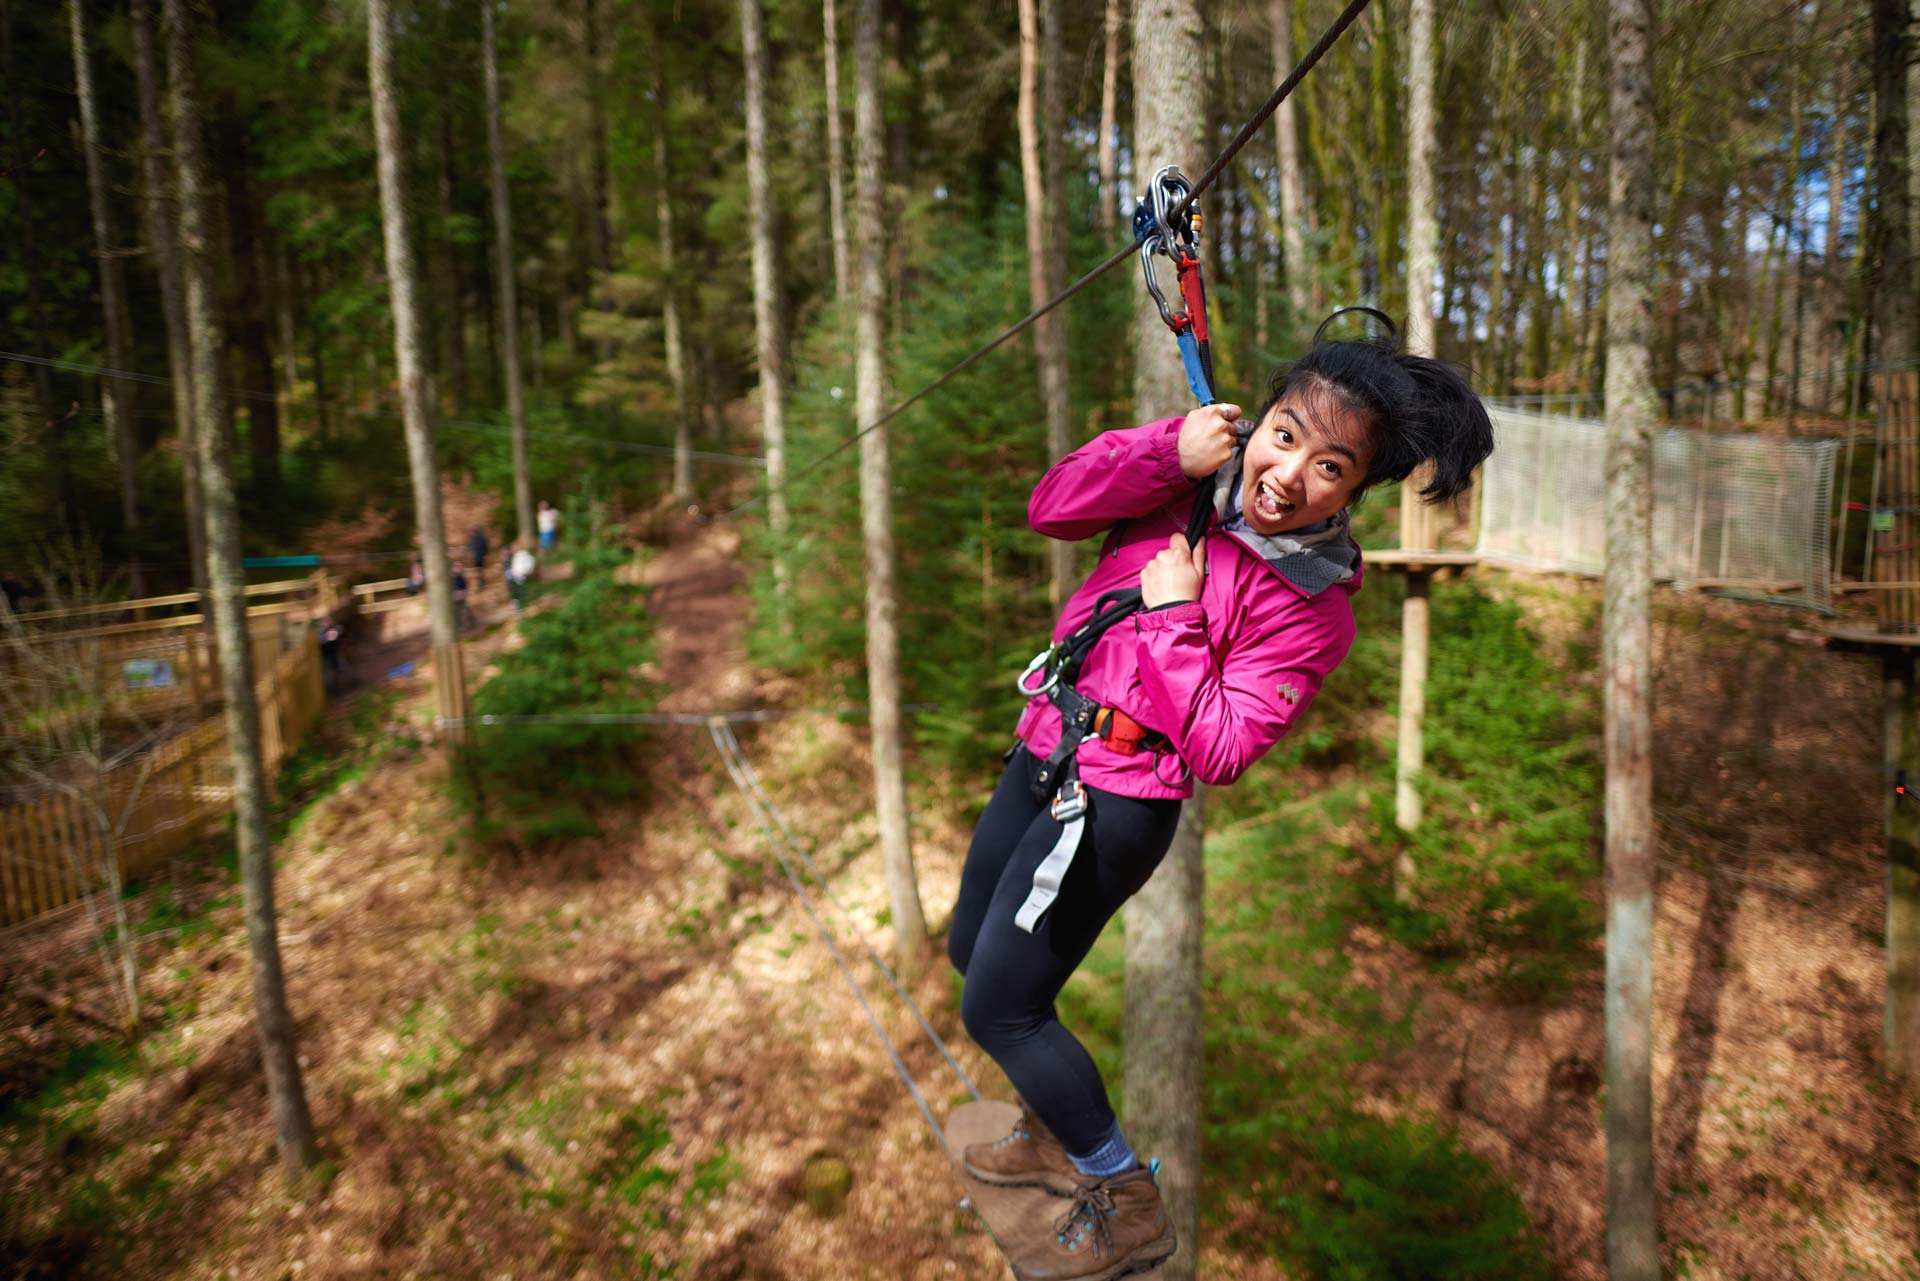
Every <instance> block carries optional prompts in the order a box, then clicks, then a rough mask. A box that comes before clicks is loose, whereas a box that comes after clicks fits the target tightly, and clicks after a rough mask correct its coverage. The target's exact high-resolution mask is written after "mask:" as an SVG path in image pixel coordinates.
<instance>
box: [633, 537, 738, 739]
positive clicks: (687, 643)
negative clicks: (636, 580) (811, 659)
mask: <svg viewBox="0 0 1920 1281" xmlns="http://www.w3.org/2000/svg"><path fill="white" fill-rule="evenodd" d="M739 551H740V531H739V530H738V529H736V528H734V527H733V526H731V525H723V524H720V523H718V522H713V521H709V522H706V523H702V522H699V521H697V520H696V519H694V518H693V517H691V516H679V517H676V518H675V520H674V524H673V527H672V532H671V541H670V542H669V543H668V545H667V547H666V548H665V550H663V551H662V552H661V553H660V554H659V555H658V556H656V557H654V558H653V559H652V560H651V561H649V562H648V564H647V568H646V574H645V581H646V583H647V585H648V586H649V587H651V588H652V589H653V591H652V593H651V595H650V597H649V598H648V606H649V608H650V609H651V610H652V611H653V614H654V617H655V620H656V624H655V626H656V631H655V644H656V646H657V648H658V654H659V658H658V662H659V666H660V673H661V683H662V684H663V685H665V686H666V687H667V690H668V691H669V692H668V693H667V694H666V696H665V697H663V698H662V699H661V700H660V709H661V710H662V711H667V712H698V711H720V710H734V709H735V708H736V707H737V706H738V705H739V700H741V699H742V698H744V697H746V696H747V695H749V694H751V693H752V691H753V678H752V673H751V672H750V671H749V670H748V667H747V658H746V651H745V648H744V646H743V645H742V643H741V628H742V627H743V626H744V625H745V622H746V612H747V601H746V594H745V592H746V574H745V572H744V571H743V570H742V569H741V567H740V562H739V560H738V555H739Z"/></svg>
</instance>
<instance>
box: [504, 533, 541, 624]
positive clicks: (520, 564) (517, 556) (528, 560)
mask: <svg viewBox="0 0 1920 1281" xmlns="http://www.w3.org/2000/svg"><path fill="white" fill-rule="evenodd" d="M538 569H539V564H538V562H537V561H535V560H534V558H533V553H532V552H530V551H528V550H527V545H526V544H525V543H516V544H515V545H514V548H513V555H512V556H509V557H508V558H507V595H509V596H511V597H512V598H513V607H514V608H515V609H522V608H524V607H525V606H526V603H527V584H528V583H530V582H532V581H533V576H534V574H535V573H536V572H537V571H538Z"/></svg>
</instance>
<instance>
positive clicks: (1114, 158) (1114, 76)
mask: <svg viewBox="0 0 1920 1281" xmlns="http://www.w3.org/2000/svg"><path fill="white" fill-rule="evenodd" d="M1121 20H1122V15H1121V12H1120V0H1107V17H1106V58H1105V61H1104V62H1103V63H1102V64H1101V70H1100V225H1101V226H1102V227H1103V228H1105V229H1106V230H1107V231H1109V232H1111V231H1115V230H1118V229H1119V226H1120V192H1119V191H1118V190H1117V189H1116V185H1115V184H1116V183H1117V181H1118V178H1119V146H1120V139H1119V118H1118V112H1119V100H1120V23H1121Z"/></svg>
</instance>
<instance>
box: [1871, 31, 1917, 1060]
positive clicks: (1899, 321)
mask: <svg viewBox="0 0 1920 1281" xmlns="http://www.w3.org/2000/svg"><path fill="white" fill-rule="evenodd" d="M1909 25H1910V16H1909V13H1908V10H1907V0H1874V6H1873V80H1874V85H1873V91H1874V92H1873V100H1874V117H1875V118H1874V135H1873V136H1874V142H1873V169H1874V174H1873V182H1874V208H1873V241H1874V253H1873V256H1874V261H1875V263H1876V265H1877V266H1878V276H1879V284H1878V287H1877V289H1876V295H1875V296H1876V306H1875V309H1874V310H1875V315H1874V333H1875V334H1876V336H1877V338H1878V341H1879V345H1880V346H1879V356H1880V361H1881V363H1882V364H1884V365H1890V366H1893V367H1894V368H1901V367H1903V366H1905V364H1906V363H1907V362H1909V361H1911V360H1912V359H1913V358H1914V356H1915V355H1916V354H1917V353H1916V344H1920V316H1916V312H1917V311H1920V300H1917V299H1916V298H1915V297H1914V293H1913V290H1912V289H1911V288H1901V287H1900V285H1899V284H1898V283H1897V282H1900V281H1910V280H1912V278H1913V246H1912V243H1911V240H1910V233H1911V226H1912V224H1911V223H1910V221H1909V219H1908V213H1909V211H1908V208H1907V198H1908V195H1909V192H1908V189H1907V182H1908V176H1909V175H1908V165H1909V163H1910V159H1911V157H1910V155H1909V153H1908V146H1909V145H1910V143H1911V141H1912V139H1910V138H1909V137H1908V135H1907V128H1908V124H1909V119H1908V115H1907V111H1908V106H1909V104H1908V103H1907V101H1906V94H1907V75H1906V69H1907V64H1908V61H1909V59H1910V57H1911V51H1912V40H1911V34H1910V32H1909V29H1908V28H1909ZM1878 382H1879V385H1880V387H1881V389H1882V403H1881V405H1880V406H1879V413H1878V414H1877V418H1878V428H1879V437H1880V441H1879V446H1878V450H1879V456H1880V457H1881V458H1883V459H1888V458H1896V457H1900V456H1901V455H1902V454H1903V453H1904V456H1905V457H1906V458H1908V459H1911V457H1912V453H1911V446H1910V445H1909V444H1906V443H1905V442H1899V441H1896V440H1893V439H1890V438H1889V437H1890V435H1891V433H1890V432H1889V430H1888V429H1889V428H1891V427H1894V426H1895V425H1896V424H1900V423H1904V424H1905V427H1904V428H1902V429H1901V434H1903V435H1910V434H1911V432H1910V431H1908V430H1906V428H1910V427H1911V426H1912V424H1913V421H1914V406H1913V405H1912V404H1911V403H1910V402H1909V403H1908V404H1907V405H1906V406H1905V413H1904V414H1901V413H1899V411H1898V409H1897V408H1896V407H1895V406H1894V405H1892V404H1889V403H1886V402H1888V401H1892V400H1895V399H1898V398H1901V397H1900V396H1899V393H1898V392H1897V391H1896V390H1895V389H1896V388H1897V387H1899V386H1901V385H1902V384H1903V383H1904V385H1905V386H1906V387H1908V388H1911V387H1912V386H1913V382H1912V380H1911V378H1905V379H1903V378H1901V377H1900V376H1899V375H1898V374H1893V375H1884V376H1882V377H1881V378H1880V379H1879V380H1878ZM1908 395H1911V393H1910V392H1909V393H1908ZM1899 474H1900V468H1898V466H1897V465H1896V467H1895V470H1894V476H1895V477H1896V478H1897V477H1898V476H1899ZM1888 483H1891V484H1893V485H1895V486H1896V487H1897V486H1899V485H1900V483H1901V482H1900V481H1899V480H1898V479H1892V480H1890V481H1889V482H1888ZM1909 492H1911V491H1909ZM1886 497H1887V494H1886V493H1885V491H1883V493H1882V501H1885V499H1886ZM1893 497H1895V498H1898V497H1901V495H1900V494H1899V493H1898V492H1897V490H1896V492H1895V493H1894V495H1893ZM1877 568H1878V566H1877V565H1876V569H1877ZM1880 613H1881V619H1882V626H1883V627H1888V628H1889V629H1890V630H1900V624H1899V623H1898V622H1897V621H1896V620H1897V619H1898V617H1899V613H1900V612H1899V611H1897V610H1891V609H1888V608H1887V607H1886V606H1884V605H1883V606H1882V608H1881V611H1880ZM1881 667H1882V682H1883V686H1884V692H1883V695H1882V697H1883V698H1884V699H1885V704H1884V710H1883V713H1882V714H1883V719H1884V728H1883V733H1884V736H1885V742H1884V746H1883V748H1882V756H1883V762H1884V764H1885V765H1886V766H1887V768H1888V771H1889V772H1890V773H1892V774H1893V775H1894V776H1895V777H1914V776H1916V775H1920V713H1916V711H1915V708H1914V705H1913V701H1914V659H1913V651H1912V650H1911V649H1904V648H1901V649H1896V648H1893V647H1891V646H1889V647H1888V648H1887V649H1885V650H1883V651H1882V655H1881ZM1882 828H1883V833H1884V839H1885V843H1886V850H1887V1006H1886V1020H1885V1033H1884V1035H1885V1043H1886V1050H1887V1062H1888V1066H1890V1067H1891V1068H1893V1069H1894V1070H1895V1071H1897V1072H1900V1073H1902V1074H1903V1075H1905V1076H1906V1077H1907V1079H1908V1081H1909V1088H1912V1089H1914V1090H1916V1091H1920V817H1916V815H1915V813H1914V809H1913V807H1912V805H1911V804H1908V803H1907V802H1906V801H1905V800H1903V799H1892V798H1890V799H1889V800H1888V801H1887V802H1886V810H1885V815H1884V818H1883V822H1882Z"/></svg>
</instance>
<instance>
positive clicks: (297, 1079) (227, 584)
mask: <svg viewBox="0 0 1920 1281" xmlns="http://www.w3.org/2000/svg"><path fill="white" fill-rule="evenodd" d="M164 2H165V8H164V13H165V21H166V29H167V60H168V62H169V64H170V70H171V72H172V78H173V150H174V163H175V165H176V166H177V168H178V172H179V190H180V256H181V262H182V265H183V266H184V268H185V285H186V305H187V338H188V343H189V344H190V348H191V350H192V353H193V405H194V417H195V419H196V425H197V428H198V430H197V433H196V443H197V445H198V448H199V450H200V470H201V476H202V478H203V480H204V482H205V485H206V504H207V513H206V514H207V560H208V566H207V577H208V579H209V580H210V583H211V587H212V604H213V625H214V635H215V639H216V641H217V643H218V645H219V653H220V684H221V692H222V696H223V697H224V698H225V700H226V718H227V742H228V744H229V747H230V749H231V751H232V753H233V809H234V826H235V830H236V832H237V834H238V837H239V842H240V879H241V883H242V886H243V888H244V891H245V897H246V915H247V949H248V958H249V963H250V966H251V969H252V975H253V1011H254V1022H255V1025H256V1027H257V1028H258V1031H259V1034H260V1055H261V1060H262V1062H263V1063H264V1065H265V1067H266V1076H267V1095H268V1098H269V1099H270V1100H271V1101H272V1106H273V1129H274V1139H275V1142H276V1143H277V1144H278V1146H279V1149H280V1163H281V1165H282V1166H284V1167H285V1168H286V1171H287V1173H288V1174H289V1175H290V1176H297V1175H299V1174H300V1173H301V1172H302V1171H304V1170H306V1169H308V1168H309V1167H311V1166H312V1165H313V1164H314V1162H315V1161H316V1160H317V1159H318V1155H319V1154H318V1152H317V1151H316V1150H315V1147H314V1139H313V1117H312V1114H311V1113H310V1112H309V1111H308V1110H307V1095H306V1088H305V1086H304V1085H303V1084H302V1082H301V1076H300V1056H299V1052H298V1049H297V1047H296V1045H295V1039H294V1026H293V1014H292V1011H290V1010H289V1009H288V1008H287V991H286V978H285V975H284V973H283V972H282V969H281V964H280V934H279V922H278V918H277V915H276V913H275V910H274V902H273V839H272V836H271V835H270V833H269V831H268V828H267V780H266V774H265V771H264V769H263V768H262V766H261V758H260V708H259V705H258V704H257V703H255V702H254V694H253V647H252V645H251V644H250V643H249V641H248V636H247V606H246V598H245V596H244V594H243V586H242V584H243V580H242V577H241V572H240V551H241V548H240V518H239V513H238V510H237V507H236V505H235V502H234V496H233V459H232V451H231V449H230V447H229V444H228V441H227V437H226V433H225V432H224V431H222V430H221V422H222V412H223V411H222V409H221V401H222V399H223V398H224V397H225V395H226V388H225V386H224V384H223V380H222V378H221V374H220V366H221V359H222V353H223V351H224V348H225V344H224V342H223V340H222V339H223V336H222V333H221V330H222V328H223V326H222V325H221V321H220V312H219V301H218V300H219V295H218V293H217V291H216V288H215V284H214V270H213V268H214V257H213V211H212V204H213V199H212V191H211V189H210V186H209V184H208V181H207V164H206V149H205V144H204V143H203V142H202V140H201V136H200V107H199V96H198V92H197V90H196V88H195V77H194V67H193V43H194V42H193V34H192V31H191V29H190V28H189V26H188V18H187V11H186V6H187V0H164Z"/></svg>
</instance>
